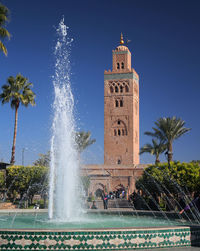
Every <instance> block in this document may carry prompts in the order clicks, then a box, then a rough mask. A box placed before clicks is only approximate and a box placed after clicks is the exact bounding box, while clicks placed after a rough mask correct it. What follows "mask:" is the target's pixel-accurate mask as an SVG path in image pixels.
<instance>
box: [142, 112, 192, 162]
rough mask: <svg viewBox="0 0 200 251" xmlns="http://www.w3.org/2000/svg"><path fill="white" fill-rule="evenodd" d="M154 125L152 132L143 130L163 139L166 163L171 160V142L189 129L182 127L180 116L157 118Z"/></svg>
mask: <svg viewBox="0 0 200 251" xmlns="http://www.w3.org/2000/svg"><path fill="white" fill-rule="evenodd" d="M155 125H156V127H153V128H152V129H153V132H145V134H146V135H149V136H153V137H156V138H158V139H160V140H163V141H164V142H165V143H166V145H167V154H168V163H170V161H172V155H173V152H172V144H173V141H174V140H175V139H178V138H179V137H180V136H182V135H183V134H184V133H186V132H188V131H189V130H191V129H190V128H186V127H184V125H185V121H183V120H182V119H180V118H176V117H175V116H173V117H171V118H170V117H167V118H165V117H164V118H159V119H158V120H157V121H156V122H155Z"/></svg>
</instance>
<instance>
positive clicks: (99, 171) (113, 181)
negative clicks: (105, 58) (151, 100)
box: [82, 36, 144, 194]
mask: <svg viewBox="0 0 200 251" xmlns="http://www.w3.org/2000/svg"><path fill="white" fill-rule="evenodd" d="M123 43H124V42H123V38H122V36H121V41H120V45H119V46H118V47H117V48H116V49H115V50H113V51H112V59H113V62H112V71H110V70H108V71H105V72H104V165H88V166H86V167H84V168H83V169H82V170H83V172H84V173H85V174H87V175H89V176H90V188H89V192H92V193H95V191H96V190H97V189H98V188H100V189H102V187H106V188H107V190H108V192H109V191H114V190H116V189H117V187H118V186H120V185H123V186H124V188H125V189H126V191H127V192H128V194H130V193H132V192H133V191H134V189H135V181H136V180H137V179H138V178H139V177H140V176H141V175H142V173H143V167H144V166H143V165H140V164H139V76H138V74H137V73H136V71H135V70H134V69H133V68H131V53H130V51H129V49H128V48H127V47H126V46H124V45H123Z"/></svg>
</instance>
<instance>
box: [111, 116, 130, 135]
mask: <svg viewBox="0 0 200 251" xmlns="http://www.w3.org/2000/svg"><path fill="white" fill-rule="evenodd" d="M111 130H112V135H113V136H116V137H121V136H122V137H123V136H127V135H128V131H127V126H126V123H125V122H124V121H123V120H121V119H117V120H115V121H114V123H113V124H112V127H111Z"/></svg>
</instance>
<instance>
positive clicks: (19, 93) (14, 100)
mask: <svg viewBox="0 0 200 251" xmlns="http://www.w3.org/2000/svg"><path fill="white" fill-rule="evenodd" d="M31 86H33V85H32V83H30V82H28V79H27V78H25V77H23V76H22V75H21V74H18V75H17V76H16V78H14V77H13V76H10V77H9V78H8V79H7V84H5V85H3V86H2V89H3V92H2V93H1V94H0V100H1V102H2V104H5V103H8V102H10V104H11V108H12V109H14V110H15V125H14V136H13V145H12V154H11V160H10V163H11V164H14V163H15V145H16V136H17V122H18V109H19V106H20V104H22V105H24V106H25V107H27V106H28V105H29V104H31V105H32V106H33V105H35V94H34V92H33V91H32V90H31V89H30V87H31Z"/></svg>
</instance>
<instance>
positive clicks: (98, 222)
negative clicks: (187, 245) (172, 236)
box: [0, 213, 191, 229]
mask: <svg viewBox="0 0 200 251" xmlns="http://www.w3.org/2000/svg"><path fill="white" fill-rule="evenodd" d="M13 217H14V218H15V220H14V221H13ZM187 224H189V223H188V222H187V221H180V220H175V219H173V220H172V219H171V220H170V221H169V220H165V219H163V218H159V217H153V218H152V217H150V216H149V217H148V216H140V217H139V218H138V217H137V216H135V215H122V216H121V217H119V215H118V214H114V213H113V214H112V215H111V214H109V215H108V214H98V213H94V214H85V215H84V218H82V219H79V220H71V221H70V220H69V221H68V222H63V221H62V220H60V221H59V220H58V219H55V220H54V219H52V220H49V218H48V215H47V214H45V213H37V216H36V215H35V214H31V213H27V214H26V213H23V214H21V213H20V214H17V215H6V214H4V215H0V229H1V228H6V229H10V228H11V229H30V228H31V229H90V228H91V229H92V228H98V229H105V228H122V227H123V228H127V227H130V228H133V227H155V226H156V227H159V226H160V227H161V226H181V225H187ZM190 225H191V224H190Z"/></svg>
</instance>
